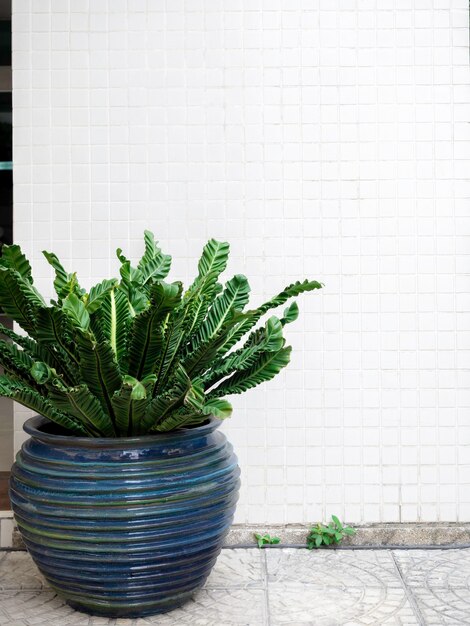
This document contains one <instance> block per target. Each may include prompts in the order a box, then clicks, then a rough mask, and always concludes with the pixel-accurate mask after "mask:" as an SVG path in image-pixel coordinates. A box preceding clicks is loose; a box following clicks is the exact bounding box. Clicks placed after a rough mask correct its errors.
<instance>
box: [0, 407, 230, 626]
mask: <svg viewBox="0 0 470 626" xmlns="http://www.w3.org/2000/svg"><path fill="white" fill-rule="evenodd" d="M219 424H220V422H219V421H218V420H215V419H211V420H209V421H208V423H206V424H204V425H202V426H198V427H194V428H187V429H181V430H178V431H175V432H172V433H161V434H156V435H151V436H143V437H123V438H116V439H111V438H106V439H93V438H86V437H74V436H69V435H66V434H57V433H58V432H59V431H58V430H57V428H56V426H55V425H53V424H51V422H49V420H47V419H45V418H43V417H39V416H37V417H33V418H31V419H29V420H28V421H27V422H26V423H25V426H24V429H25V431H26V432H27V433H28V434H29V435H30V438H29V439H28V440H27V441H26V442H25V443H24V444H23V447H22V449H21V452H19V454H18V456H17V459H16V462H15V464H14V465H13V469H12V475H11V481H10V497H11V502H12V507H13V512H14V515H15V519H16V522H17V524H18V528H19V530H20V532H21V535H22V537H23V539H24V542H25V544H26V546H27V548H28V551H29V553H30V554H31V556H32V557H33V559H34V561H35V563H36V565H37V566H38V567H39V569H40V570H41V572H42V573H43V574H44V576H45V577H46V579H47V581H48V582H49V584H50V585H51V587H52V588H53V589H54V590H55V591H57V593H58V594H59V595H60V596H62V597H63V598H65V600H66V601H67V603H68V604H69V605H70V606H72V607H74V608H76V609H78V610H80V611H85V612H87V613H92V614H94V615H104V616H111V617H140V616H145V615H151V614H153V613H160V612H165V611H169V610H171V609H173V608H175V607H177V606H179V605H181V604H183V603H184V602H185V601H186V600H188V599H189V598H190V597H191V594H193V593H194V591H196V590H197V589H198V588H200V587H201V586H202V585H203V584H204V581H205V580H206V578H207V577H208V575H209V573H210V571H211V569H212V567H213V565H214V563H215V560H216V559H217V556H218V554H219V552H220V550H221V547H222V543H223V540H224V537H225V536H226V534H227V532H228V530H229V528H230V525H231V523H232V520H233V514H234V511H235V505H236V502H237V499H238V489H239V485H240V481H239V475H240V470H239V468H238V465H237V458H236V457H235V455H234V454H233V451H232V446H231V445H230V444H229V443H228V442H227V440H226V438H225V435H223V434H222V433H220V432H218V431H217V430H216V429H217V427H218V425H219Z"/></svg>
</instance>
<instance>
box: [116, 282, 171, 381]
mask: <svg viewBox="0 0 470 626" xmlns="http://www.w3.org/2000/svg"><path fill="white" fill-rule="evenodd" d="M182 290H183V287H182V285H181V283H172V284H168V283H163V282H161V283H157V284H155V285H154V287H153V288H152V291H151V304H150V306H149V308H148V309H146V310H145V311H144V312H143V313H140V314H139V315H136V316H135V317H134V319H133V320H132V325H131V329H130V334H129V337H130V340H129V365H128V369H127V372H128V374H130V375H131V376H135V377H136V378H138V379H141V378H143V377H145V376H146V375H147V374H151V373H152V372H153V371H154V369H155V366H156V364H157V359H158V356H159V354H160V353H161V350H162V346H163V340H164V332H165V328H166V322H167V318H168V314H169V313H170V311H172V310H173V309H174V308H175V307H176V306H177V305H178V304H179V302H180V301H181V293H182Z"/></svg>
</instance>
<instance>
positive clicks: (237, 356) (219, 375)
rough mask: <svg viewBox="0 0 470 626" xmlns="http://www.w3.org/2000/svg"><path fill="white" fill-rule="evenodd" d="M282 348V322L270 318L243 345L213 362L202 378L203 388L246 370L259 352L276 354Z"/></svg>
mask: <svg viewBox="0 0 470 626" xmlns="http://www.w3.org/2000/svg"><path fill="white" fill-rule="evenodd" d="M283 346H284V338H283V336H282V320H279V319H278V318H277V317H276V316H274V315H273V316H272V317H270V318H269V319H268V321H267V322H266V325H265V326H264V327H262V328H258V329H257V330H255V331H253V332H252V333H251V334H250V336H249V337H248V339H247V341H246V342H245V344H244V345H243V346H242V347H241V348H239V349H238V350H236V351H235V352H231V353H230V354H228V355H227V356H226V357H224V358H221V359H218V360H217V361H215V362H214V363H213V365H212V367H211V368H210V370H209V371H208V373H207V374H206V375H205V376H204V386H205V388H206V389H209V388H210V387H212V386H213V385H215V384H216V383H217V382H218V381H219V380H222V379H223V378H225V377H226V376H228V375H229V374H232V373H233V372H235V371H237V370H244V369H248V368H249V367H251V366H252V365H253V363H254V362H255V361H256V359H257V358H258V356H259V354H260V353H261V352H277V351H278V350H280V349H281V348H282V347H283Z"/></svg>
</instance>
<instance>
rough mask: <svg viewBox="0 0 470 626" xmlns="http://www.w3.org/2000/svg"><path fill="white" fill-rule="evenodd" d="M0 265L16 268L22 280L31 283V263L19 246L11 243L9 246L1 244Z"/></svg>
mask: <svg viewBox="0 0 470 626" xmlns="http://www.w3.org/2000/svg"><path fill="white" fill-rule="evenodd" d="M0 266H2V267H6V268H10V269H13V270H16V271H17V272H18V274H19V275H20V276H21V278H23V279H24V280H27V281H28V282H29V283H31V284H32V283H33V277H32V275H31V265H30V263H29V261H28V259H27V258H26V257H25V255H24V254H23V253H22V251H21V248H20V246H18V245H16V244H13V245H11V246H7V245H3V246H2V253H1V257H0Z"/></svg>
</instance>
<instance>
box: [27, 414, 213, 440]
mask: <svg viewBox="0 0 470 626" xmlns="http://www.w3.org/2000/svg"><path fill="white" fill-rule="evenodd" d="M221 422H222V420H219V419H217V418H216V417H214V416H213V415H211V416H208V419H207V422H204V423H203V424H201V425H200V426H193V427H191V428H178V429H177V430H172V431H168V432H161V433H155V434H152V435H135V436H134V437H80V436H78V435H73V434H70V435H56V434H54V433H49V432H45V431H44V430H42V428H44V427H45V426H47V425H49V424H54V423H55V422H53V421H52V420H50V419H48V418H47V417H44V416H43V415H34V416H33V417H30V418H28V419H27V420H26V421H25V423H24V424H23V430H24V431H25V432H26V433H27V434H28V435H30V436H31V437H33V438H34V439H39V440H40V441H44V442H46V443H53V444H55V445H67V446H70V445H73V446H78V447H86V448H103V447H107V448H109V447H122V446H123V445H124V446H125V445H136V444H138V445H142V444H146V443H148V444H151V443H163V442H164V441H167V442H171V441H172V440H178V441H181V440H182V439H191V438H193V437H195V436H196V437H200V436H204V435H208V434H209V433H211V432H213V431H214V430H216V429H217V428H218V427H219V426H220V424H221Z"/></svg>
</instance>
